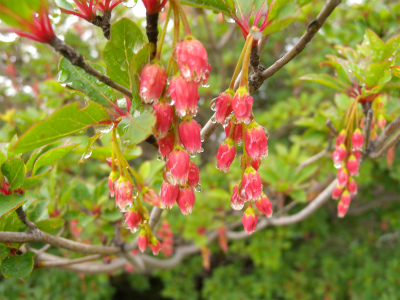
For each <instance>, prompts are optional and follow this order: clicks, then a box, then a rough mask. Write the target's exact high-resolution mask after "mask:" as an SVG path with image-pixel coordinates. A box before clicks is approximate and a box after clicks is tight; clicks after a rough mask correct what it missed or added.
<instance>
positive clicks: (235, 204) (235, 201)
mask: <svg viewBox="0 0 400 300" xmlns="http://www.w3.org/2000/svg"><path fill="white" fill-rule="evenodd" d="M243 206H244V200H243V199H240V198H239V195H238V186H237V185H236V186H235V187H234V188H233V191H232V197H231V207H232V209H234V210H241V209H242V208H243Z"/></svg>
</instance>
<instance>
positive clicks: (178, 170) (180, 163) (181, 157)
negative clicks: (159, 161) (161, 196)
mask: <svg viewBox="0 0 400 300" xmlns="http://www.w3.org/2000/svg"><path fill="white" fill-rule="evenodd" d="M166 167H167V169H168V172H169V173H170V175H171V179H172V182H171V183H173V184H180V185H185V184H186V183H187V180H188V173H189V154H188V153H187V152H186V151H185V150H183V149H182V147H180V146H176V147H175V148H174V150H173V151H172V152H171V153H170V155H169V157H168V161H167V164H166Z"/></svg>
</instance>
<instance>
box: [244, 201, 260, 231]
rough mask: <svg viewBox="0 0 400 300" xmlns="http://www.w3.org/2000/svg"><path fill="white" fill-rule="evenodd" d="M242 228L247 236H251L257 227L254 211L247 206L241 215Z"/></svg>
mask: <svg viewBox="0 0 400 300" xmlns="http://www.w3.org/2000/svg"><path fill="white" fill-rule="evenodd" d="M242 223H243V228H244V230H245V231H246V232H247V233H248V234H252V233H253V232H254V230H255V229H256V226H257V215H256V212H255V211H254V209H253V208H252V207H251V206H249V207H248V208H247V209H246V211H245V212H244V213H243V218H242Z"/></svg>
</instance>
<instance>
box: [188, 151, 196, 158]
mask: <svg viewBox="0 0 400 300" xmlns="http://www.w3.org/2000/svg"><path fill="white" fill-rule="evenodd" d="M189 155H190V157H191V158H195V157H196V155H197V153H196V152H191V153H190V154H189Z"/></svg>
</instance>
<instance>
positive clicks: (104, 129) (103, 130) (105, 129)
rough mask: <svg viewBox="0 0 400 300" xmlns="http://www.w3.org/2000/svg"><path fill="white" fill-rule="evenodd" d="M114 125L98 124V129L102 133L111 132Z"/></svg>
mask: <svg viewBox="0 0 400 300" xmlns="http://www.w3.org/2000/svg"><path fill="white" fill-rule="evenodd" d="M113 127H114V124H111V125H106V126H98V127H96V130H97V131H98V132H101V133H109V132H110V131H111V130H112V129H113Z"/></svg>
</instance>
